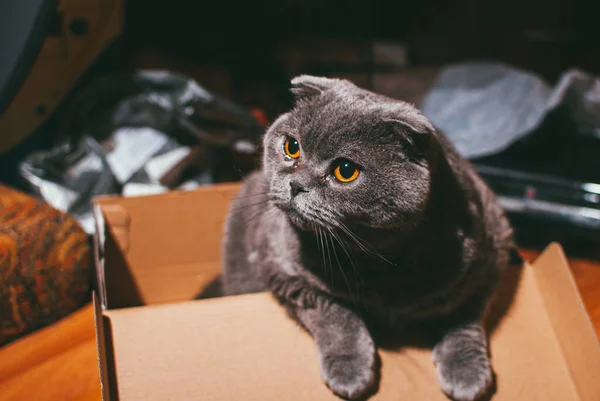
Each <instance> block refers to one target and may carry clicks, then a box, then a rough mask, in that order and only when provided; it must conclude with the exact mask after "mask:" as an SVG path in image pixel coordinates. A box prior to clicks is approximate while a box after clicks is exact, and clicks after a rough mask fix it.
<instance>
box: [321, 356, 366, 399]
mask: <svg viewBox="0 0 600 401" xmlns="http://www.w3.org/2000/svg"><path fill="white" fill-rule="evenodd" d="M321 374H322V376H323V380H324V381H325V383H326V384H327V386H328V387H329V388H330V389H331V391H333V392H334V393H335V394H336V395H337V396H339V397H342V398H344V399H347V400H356V399H360V398H361V397H364V396H365V395H367V393H369V391H370V390H371V389H372V388H373V386H374V384H375V377H376V374H375V350H374V349H373V350H372V351H371V352H365V353H362V354H361V353H358V352H357V353H355V354H352V353H351V354H344V355H323V356H322V357H321Z"/></svg>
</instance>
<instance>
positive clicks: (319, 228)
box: [317, 227, 333, 285]
mask: <svg viewBox="0 0 600 401" xmlns="http://www.w3.org/2000/svg"><path fill="white" fill-rule="evenodd" d="M317 230H318V233H319V240H318V241H317V242H318V243H319V244H320V247H319V254H320V255H321V257H322V258H323V269H324V270H325V272H324V273H325V275H327V265H326V264H325V245H324V243H323V231H322V230H321V227H317ZM330 273H331V277H332V280H331V282H332V285H333V273H332V272H330Z"/></svg>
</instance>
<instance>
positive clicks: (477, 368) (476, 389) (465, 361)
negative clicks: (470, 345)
mask: <svg viewBox="0 0 600 401" xmlns="http://www.w3.org/2000/svg"><path fill="white" fill-rule="evenodd" d="M463 351H465V352H450V353H448V354H445V355H443V357H440V355H439V354H437V355H436V352H435V350H434V362H435V364H436V367H437V373H438V379H439V382H440V386H441V388H442V391H444V393H446V395H447V396H448V397H450V398H452V399H453V400H456V401H475V400H478V399H480V397H482V396H483V395H484V394H486V393H487V392H488V390H489V389H490V387H491V385H492V381H493V376H492V370H491V367H490V361H489V358H488V356H487V355H486V354H484V353H482V352H478V351H479V350H471V352H469V350H463Z"/></svg>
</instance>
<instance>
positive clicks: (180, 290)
mask: <svg viewBox="0 0 600 401" xmlns="http://www.w3.org/2000/svg"><path fill="white" fill-rule="evenodd" d="M238 189H239V185H238V184H222V185H217V186H214V187H210V188H202V189H199V190H197V191H193V192H169V193H166V194H161V195H157V196H140V197H131V198H119V197H102V198H98V199H96V200H95V204H96V205H97V206H98V207H99V209H100V212H101V213H102V215H103V219H104V223H105V224H106V229H105V235H106V239H105V241H104V244H103V245H104V257H105V269H104V270H105V271H104V274H105V277H104V281H105V287H106V297H107V300H108V306H109V307H110V308H115V307H125V306H136V305H139V304H155V303H163V302H174V301H182V300H190V299H193V298H194V297H195V296H196V295H197V294H198V293H199V292H200V291H201V289H202V288H204V286H205V285H206V284H207V283H208V282H210V281H211V280H212V279H213V278H214V277H215V276H216V275H217V274H218V271H219V267H220V262H219V260H220V251H221V235H222V232H223V225H224V219H225V215H226V211H227V207H228V203H229V200H230V199H231V197H232V196H233V195H234V194H235V193H237V191H238ZM124 282H128V283H130V284H128V287H129V288H124V285H123V284H124ZM132 291H135V292H137V294H139V297H138V296H132V295H131V292H132Z"/></svg>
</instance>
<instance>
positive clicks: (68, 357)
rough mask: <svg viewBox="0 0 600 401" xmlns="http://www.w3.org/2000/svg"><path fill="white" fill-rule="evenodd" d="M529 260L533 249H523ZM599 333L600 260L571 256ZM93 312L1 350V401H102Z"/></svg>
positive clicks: (82, 313) (77, 315)
mask: <svg viewBox="0 0 600 401" xmlns="http://www.w3.org/2000/svg"><path fill="white" fill-rule="evenodd" d="M523 255H524V256H525V257H526V259H528V260H534V259H535V257H536V255H537V254H536V253H535V252H526V251H524V252H523ZM570 264H571V267H572V269H573V274H574V276H575V279H576V281H577V285H578V286H579V289H580V291H581V295H582V297H583V300H584V303H585V305H586V307H587V309H588V312H589V313H590V316H591V318H592V321H593V322H594V325H595V327H596V332H597V333H598V335H599V336H600V263H591V262H588V261H583V260H570ZM94 333H95V332H94V321H93V311H92V308H91V306H89V305H88V306H86V307H84V308H82V309H81V310H79V311H78V312H76V313H74V314H72V315H71V316H69V317H68V318H66V319H64V320H62V321H61V322H59V323H57V324H55V325H53V326H50V327H47V328H45V329H43V330H41V331H39V332H36V333H34V334H32V335H30V336H28V337H26V338H23V339H22V340H20V341H17V342H15V343H12V344H10V345H8V346H5V347H4V348H0V401H9V400H10V401H33V400H35V401H62V400H64V401H75V400H77V401H101V396H100V384H99V377H98V367H97V366H98V365H97V360H96V342H95V341H96V340H95V334H94Z"/></svg>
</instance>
